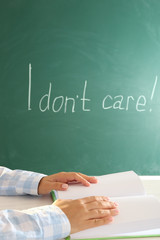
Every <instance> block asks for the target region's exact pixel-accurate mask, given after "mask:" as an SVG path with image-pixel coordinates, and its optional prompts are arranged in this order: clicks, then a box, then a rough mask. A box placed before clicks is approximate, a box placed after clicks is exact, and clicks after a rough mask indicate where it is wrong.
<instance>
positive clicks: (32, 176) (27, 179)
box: [0, 167, 45, 195]
mask: <svg viewBox="0 0 160 240" xmlns="http://www.w3.org/2000/svg"><path fill="white" fill-rule="evenodd" d="M44 176H45V175H43V174H40V173H35V172H30V171H23V170H10V169H8V168H5V167H0V195H23V194H32V195H37V194H38V184H39V182H40V180H41V179H42V177H44Z"/></svg>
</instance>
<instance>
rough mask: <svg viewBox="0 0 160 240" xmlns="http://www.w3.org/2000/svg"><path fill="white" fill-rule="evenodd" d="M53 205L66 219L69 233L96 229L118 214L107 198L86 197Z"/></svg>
mask: <svg viewBox="0 0 160 240" xmlns="http://www.w3.org/2000/svg"><path fill="white" fill-rule="evenodd" d="M53 205H56V206H57V207H59V208H60V209H61V210H62V211H63V212H64V213H65V214H66V216H67V217H68V219H69V221H70V224H71V233H76V232H79V231H82V230H85V229H88V228H92V227H98V226H101V225H104V224H108V223H110V222H112V221H113V216H116V215H117V214H118V209H117V205H118V204H116V203H114V202H110V201H109V200H108V198H107V197H86V198H82V199H77V200H60V199H58V200H56V201H55V202H54V203H53Z"/></svg>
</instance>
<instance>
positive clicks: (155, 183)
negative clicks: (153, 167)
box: [0, 176, 160, 240]
mask: <svg viewBox="0 0 160 240" xmlns="http://www.w3.org/2000/svg"><path fill="white" fill-rule="evenodd" d="M140 178H141V180H142V183H143V185H144V188H145V191H146V193H147V194H152V195H154V196H156V197H157V198H158V199H159V200H160V176H140ZM51 203H52V199H51V196H50V195H49V194H48V195H44V196H29V195H27V196H0V210H2V209H6V208H7V209H18V210H22V209H27V208H33V207H38V206H42V205H48V204H51ZM135 239H136V240H140V238H135ZM141 240H142V238H141ZM143 240H160V237H157V238H143Z"/></svg>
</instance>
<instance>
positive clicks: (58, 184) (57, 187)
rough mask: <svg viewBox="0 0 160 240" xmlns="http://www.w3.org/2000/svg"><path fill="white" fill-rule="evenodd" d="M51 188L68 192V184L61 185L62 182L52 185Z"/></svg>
mask: <svg viewBox="0 0 160 240" xmlns="http://www.w3.org/2000/svg"><path fill="white" fill-rule="evenodd" d="M51 187H52V189H53V190H61V191H64V190H67V189H68V184H66V183H61V182H53V183H52V184H51Z"/></svg>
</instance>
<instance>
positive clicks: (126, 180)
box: [58, 171, 145, 199]
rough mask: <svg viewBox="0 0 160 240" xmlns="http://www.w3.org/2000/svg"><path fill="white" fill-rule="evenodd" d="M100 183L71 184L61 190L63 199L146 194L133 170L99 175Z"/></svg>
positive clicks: (59, 195)
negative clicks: (86, 184) (87, 185)
mask: <svg viewBox="0 0 160 240" xmlns="http://www.w3.org/2000/svg"><path fill="white" fill-rule="evenodd" d="M97 179H98V183H96V184H91V185H90V187H84V186H83V185H82V184H71V186H69V188H68V190H67V191H59V192H58V197H59V198H62V199H76V198H83V197H88V196H107V197H122V196H134V195H144V194H145V191H144V187H143V184H142V182H141V180H140V178H139V177H138V175H137V174H136V173H135V172H133V171H128V172H121V173H113V174H108V175H104V176H99V177H97Z"/></svg>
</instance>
